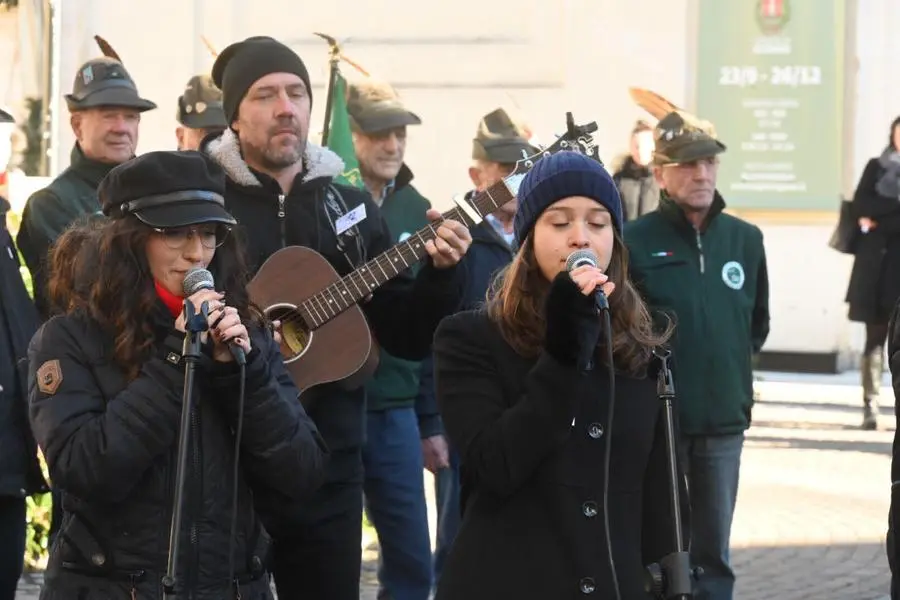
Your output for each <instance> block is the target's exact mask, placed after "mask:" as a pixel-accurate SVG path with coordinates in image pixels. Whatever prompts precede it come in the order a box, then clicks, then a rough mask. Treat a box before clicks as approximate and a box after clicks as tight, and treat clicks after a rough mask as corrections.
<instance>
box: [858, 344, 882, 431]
mask: <svg viewBox="0 0 900 600" xmlns="http://www.w3.org/2000/svg"><path fill="white" fill-rule="evenodd" d="M860 369H861V371H862V387H863V422H862V428H863V429H867V430H874V429H878V396H879V392H880V391H881V375H882V372H883V369H884V351H883V350H882V349H881V348H879V349H877V350H873V351H872V352H870V353H868V354H864V355H863V358H862V365H861V367H860Z"/></svg>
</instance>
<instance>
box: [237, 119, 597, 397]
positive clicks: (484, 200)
mask: <svg viewBox="0 0 900 600" xmlns="http://www.w3.org/2000/svg"><path fill="white" fill-rule="evenodd" d="M567 120H568V130H567V132H566V134H565V135H563V136H561V137H559V138H558V139H557V140H556V142H554V143H553V145H551V146H550V147H549V148H546V149H542V150H541V151H540V152H538V153H536V154H533V155H531V156H524V157H523V158H522V159H520V160H519V161H518V162H517V163H516V166H515V168H514V169H513V171H512V173H510V175H509V176H507V177H505V178H504V179H502V180H501V181H498V182H497V183H496V184H494V185H492V186H491V187H490V188H488V189H486V190H484V191H483V192H480V193H478V194H476V195H475V196H474V197H473V198H471V199H470V200H469V201H466V200H463V199H462V198H460V199H458V200H456V202H457V206H456V207H454V208H452V209H450V210H448V211H447V212H445V213H443V214H442V215H441V218H440V219H439V220H437V221H435V222H432V223H430V224H429V225H427V226H426V227H423V228H422V229H420V230H419V231H417V232H416V233H414V234H412V235H411V236H410V237H409V238H407V239H406V240H404V241H402V242H400V243H398V244H397V245H396V246H394V247H392V248H391V249H389V250H387V251H385V252H384V253H382V254H380V255H378V256H376V257H375V258H373V259H371V260H369V261H368V262H367V263H365V264H364V265H362V266H361V267H359V268H357V269H356V270H354V271H353V272H351V273H349V274H348V275H346V276H344V277H341V276H340V275H338V273H337V271H335V270H334V267H332V266H331V264H330V263H329V262H328V261H327V260H326V259H325V258H324V257H323V256H322V255H321V254H319V253H318V252H315V251H314V250H310V249H309V248H304V247H302V246H288V247H286V248H282V249H280V250H278V251H276V252H275V253H273V254H272V255H271V256H270V257H269V258H268V260H266V261H265V262H264V263H263V265H262V266H261V267H260V268H259V270H258V271H257V273H256V275H255V277H254V278H253V280H252V281H251V282H250V284H249V286H248V290H249V293H250V299H251V300H252V301H253V302H254V303H255V304H256V305H257V306H259V307H260V308H262V309H263V310H264V311H265V313H266V315H267V316H268V317H269V318H270V319H273V320H275V319H277V320H280V321H281V324H282V325H281V337H282V339H281V352H282V355H283V356H284V362H285V366H286V367H287V370H288V372H289V373H290V375H291V377H292V378H293V380H294V383H295V384H296V385H297V387H298V388H300V391H301V392H302V391H306V390H309V389H310V388H312V387H314V386H317V385H321V384H324V383H331V382H340V383H341V385H342V386H343V387H346V388H347V389H354V388H356V387H358V386H360V385H362V384H363V383H364V382H365V381H366V379H367V378H368V377H370V376H371V375H372V373H374V372H375V368H376V367H377V366H378V353H377V351H374V349H373V340H372V335H371V332H370V330H369V326H368V323H367V322H366V318H365V316H364V314H363V311H362V310H361V309H360V307H359V305H358V303H359V302H360V301H361V300H363V299H364V298H366V297H367V296H369V295H370V294H372V293H373V292H374V291H375V290H377V289H378V288H379V287H381V286H382V285H384V284H385V283H386V282H388V281H390V280H391V279H393V278H394V277H396V276H397V275H399V274H400V273H402V272H403V271H405V270H407V269H408V268H409V267H411V266H413V265H414V264H416V263H418V262H419V261H420V260H422V259H423V258H425V257H426V256H427V252H426V250H425V243H426V242H428V241H429V240H433V239H434V238H435V237H436V235H437V234H436V231H437V229H438V227H439V226H440V223H441V221H442V220H445V219H452V220H455V221H458V222H460V223H463V224H465V225H466V226H468V227H471V226H473V225H476V224H478V223H480V222H481V220H482V219H483V217H484V215H487V214H490V213H493V212H494V211H496V210H497V209H498V208H499V207H500V206H502V205H503V204H506V203H507V202H509V201H510V200H512V199H513V198H515V196H516V192H517V191H518V188H519V184H520V183H521V180H522V178H523V177H524V176H525V174H526V173H527V172H528V171H530V170H531V169H532V167H534V165H535V164H536V163H537V162H538V161H539V160H541V159H542V158H544V157H546V156H549V155H551V154H555V153H556V152H562V151H575V152H581V153H582V154H588V155H590V156H593V157H594V158H596V159H597V160H598V161H599V158H598V157H597V155H596V151H597V149H596V145H595V143H594V141H593V138H592V137H591V135H590V134H591V133H592V132H593V131H596V129H597V125H596V123H589V124H587V125H580V126H576V125H574V123H573V121H572V115H571V113H567ZM523 154H524V153H523Z"/></svg>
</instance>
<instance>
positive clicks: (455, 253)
mask: <svg viewBox="0 0 900 600" xmlns="http://www.w3.org/2000/svg"><path fill="white" fill-rule="evenodd" d="M425 216H426V217H427V218H428V220H429V221H431V222H434V221H438V220H440V219H441V212H440V211H439V210H435V209H433V208H432V209H430V210H428V212H426V213H425ZM471 244H472V234H470V233H469V229H468V228H467V227H466V226H465V225H463V224H462V223H460V222H458V221H453V220H450V219H448V220H446V221H442V222H441V224H440V225H439V226H438V228H437V237H435V238H434V240H429V241H428V242H427V243H426V244H425V250H426V251H427V252H428V256H430V257H431V262H432V264H433V265H434V267H435V268H436V269H449V268H450V267H452V266H454V265H456V264H457V263H458V262H459V261H460V260H462V257H463V256H465V254H466V252H467V251H468V250H469V246H470V245H471Z"/></svg>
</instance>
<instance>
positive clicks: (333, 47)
mask: <svg viewBox="0 0 900 600" xmlns="http://www.w3.org/2000/svg"><path fill="white" fill-rule="evenodd" d="M315 35H317V36H319V37H320V38H322V39H323V40H325V41H326V42H328V54H329V57H328V62H329V63H330V68H329V72H328V90H327V92H326V93H327V97H326V99H325V124H324V125H323V126H322V142H321V144H322V146H327V145H328V134H329V133H330V130H331V110H332V107H333V105H334V98H333V97H332V96H333V93H334V86H335V85H337V78H338V63H339V62H340V60H341V48H340V46H338V43H337V40H335V39H334V38H333V37H331V36H329V35H325V34H324V33H316V34H315Z"/></svg>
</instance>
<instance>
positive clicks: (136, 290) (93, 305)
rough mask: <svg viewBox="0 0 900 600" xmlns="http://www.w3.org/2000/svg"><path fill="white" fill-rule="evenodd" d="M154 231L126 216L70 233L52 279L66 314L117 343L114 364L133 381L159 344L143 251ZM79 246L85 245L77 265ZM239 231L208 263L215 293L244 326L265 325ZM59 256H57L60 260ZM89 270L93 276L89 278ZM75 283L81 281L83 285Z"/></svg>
mask: <svg viewBox="0 0 900 600" xmlns="http://www.w3.org/2000/svg"><path fill="white" fill-rule="evenodd" d="M153 234H154V231H153V230H152V229H151V228H150V227H148V226H147V225H145V224H143V223H141V222H140V221H139V220H138V219H137V218H135V217H134V216H132V215H128V216H126V217H124V218H122V219H115V220H111V221H106V222H105V223H103V225H102V226H100V227H99V228H97V229H96V230H95V231H92V232H91V231H85V229H84V228H82V229H80V230H75V231H72V230H69V231H67V233H66V234H64V235H68V236H69V238H68V241H66V240H64V243H63V244H62V245H60V246H58V247H57V248H56V249H55V250H54V255H53V258H52V265H53V270H52V272H51V275H50V286H51V289H53V290H55V294H54V299H55V303H56V304H57V305H60V304H61V305H62V306H61V307H60V308H62V309H63V310H64V311H65V312H66V313H72V312H76V311H77V312H81V313H83V314H85V315H87V316H89V317H90V318H92V319H93V320H94V321H96V322H97V323H99V324H100V326H101V327H102V328H103V329H104V330H105V331H107V332H108V333H109V335H111V336H113V338H114V357H115V358H114V360H115V361H116V363H117V364H118V365H119V366H120V367H122V369H123V370H125V372H126V373H127V374H128V376H129V378H134V377H136V376H137V374H138V373H139V372H140V368H141V365H142V364H143V363H144V361H146V360H147V358H148V357H149V355H150V353H151V350H152V347H153V345H154V343H155V342H156V332H155V328H154V315H155V314H156V311H158V310H159V302H160V300H159V297H158V295H157V293H156V290H155V288H154V284H153V277H152V275H151V274H150V265H149V263H148V262H147V255H146V252H145V248H146V245H147V240H148V239H149V238H150V236H151V235H153ZM76 242H80V243H81V247H80V249H79V250H78V252H77V257H76V258H75V260H74V261H66V260H65V258H66V257H67V256H69V255H71V254H72V247H73V246H74V245H75V244H76ZM244 248H245V244H244V239H243V236H242V233H241V231H240V228H237V227H236V228H234V229H233V230H232V232H231V233H230V234H229V235H228V237H227V238H225V242H224V243H223V244H222V245H221V246H220V247H218V248H216V253H215V255H214V256H213V259H212V261H211V262H210V264H209V267H208V268H209V271H210V272H211V273H212V274H213V277H215V280H216V288H217V289H220V290H226V291H227V294H228V304H229V306H233V307H234V308H236V309H237V310H238V313H239V314H240V316H241V319H242V320H243V321H244V323H245V324H247V325H248V327H249V325H250V324H256V325H258V326H263V325H264V323H265V321H266V318H265V315H264V314H263V312H262V311H261V310H260V309H259V307H257V306H255V305H254V304H252V303H251V302H250V297H249V294H248V292H247V284H248V283H249V281H250V276H249V271H248V268H247V263H246V259H245V251H244ZM57 253H59V256H57ZM88 266H89V270H90V273H89V274H88V273H87V267H88ZM73 281H81V282H82V284H81V285H79V286H75V285H73V283H72V282H73Z"/></svg>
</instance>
